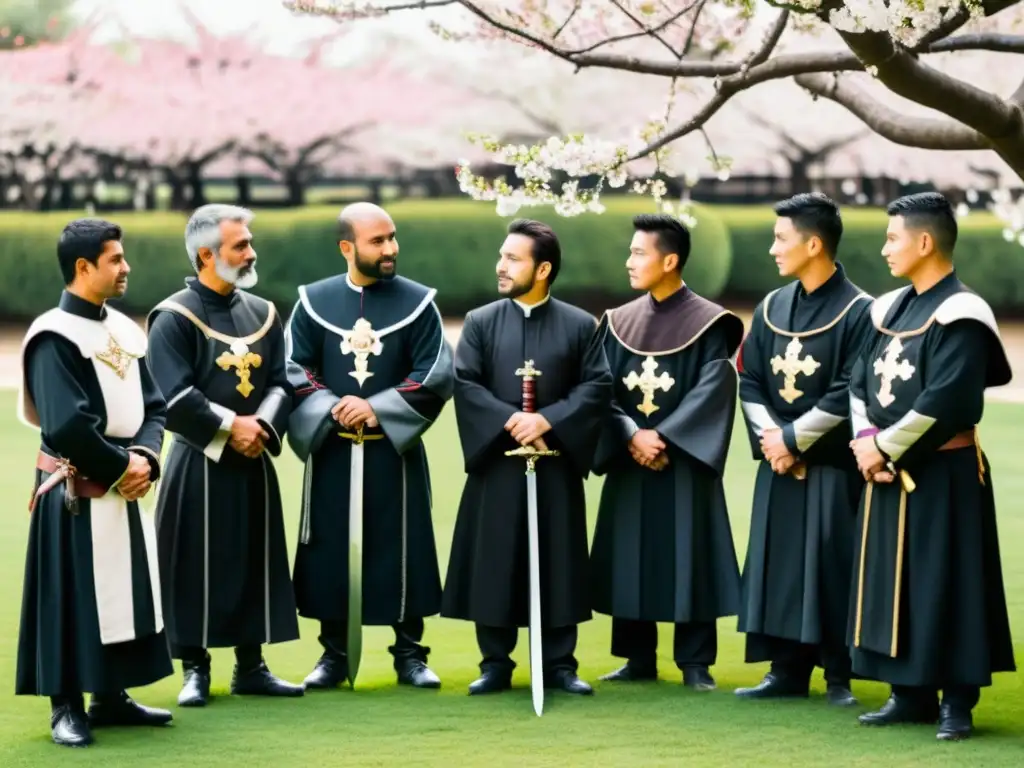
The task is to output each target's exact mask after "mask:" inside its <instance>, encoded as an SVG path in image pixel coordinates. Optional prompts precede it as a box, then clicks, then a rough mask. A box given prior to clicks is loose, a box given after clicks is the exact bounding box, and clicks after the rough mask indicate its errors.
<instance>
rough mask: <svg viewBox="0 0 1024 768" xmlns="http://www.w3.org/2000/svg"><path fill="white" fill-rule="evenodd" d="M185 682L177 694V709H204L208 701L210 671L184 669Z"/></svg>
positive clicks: (196, 668) (194, 668) (198, 668)
mask: <svg viewBox="0 0 1024 768" xmlns="http://www.w3.org/2000/svg"><path fill="white" fill-rule="evenodd" d="M184 677H185V682H184V684H183V685H182V686H181V693H179V694H178V706H179V707H205V706H206V703H207V702H208V701H209V699H210V670H209V669H202V668H200V667H185V674H184Z"/></svg>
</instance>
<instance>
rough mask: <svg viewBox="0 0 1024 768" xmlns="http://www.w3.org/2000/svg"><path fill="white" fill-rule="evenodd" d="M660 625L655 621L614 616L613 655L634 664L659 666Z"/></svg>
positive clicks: (637, 665)
mask: <svg viewBox="0 0 1024 768" xmlns="http://www.w3.org/2000/svg"><path fill="white" fill-rule="evenodd" d="M657 654H658V625H657V624H656V623H654V622H653V621H637V620H635V619H619V618H614V617H613V618H612V656H618V657H619V658H621V659H627V660H628V661H629V662H630V664H631V665H632V666H635V667H640V668H644V669H654V668H655V667H656V666H657Z"/></svg>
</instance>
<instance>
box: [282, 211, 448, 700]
mask: <svg viewBox="0 0 1024 768" xmlns="http://www.w3.org/2000/svg"><path fill="white" fill-rule="evenodd" d="M338 236H339V238H340V239H339V242H338V247H339V250H340V251H341V254H342V256H344V258H345V261H346V263H347V265H348V269H347V271H346V273H345V274H343V275H338V276H336V277H328V278H325V279H324V280H319V281H317V282H315V283H312V284H310V285H304V286H300V287H299V301H298V303H297V304H296V305H295V309H294V311H293V312H292V316H291V319H290V320H289V323H288V340H289V366H290V367H289V379H290V381H291V382H292V385H293V387H294V388H295V398H296V403H295V408H294V410H293V412H292V415H291V418H290V421H289V426H288V443H289V445H290V446H291V448H292V450H293V451H294V452H295V454H296V456H298V458H299V460H300V461H302V462H304V463H305V465H306V467H305V475H304V478H303V494H302V513H301V522H300V527H299V547H298V551H297V553H296V555H295V571H294V576H293V578H294V583H295V595H296V601H297V603H298V610H299V614H300V615H301V616H304V617H307V618H311V619H318V620H319V621H320V637H319V640H320V644H321V645H322V646H323V648H324V652H323V654H322V655H321V657H320V659H319V660H318V661H317V663H316V666H315V667H314V669H313V671H312V672H310V673H309V675H307V677H306V680H305V685H306V690H324V689H330V688H335V687H336V686H338V685H339V684H340V683H341V681H342V680H345V679H348V681H349V683H350V684H353V685H354V683H355V678H356V674H357V672H358V668H359V661H360V656H361V648H362V627H363V626H381V625H385V626H386V625H390V626H391V627H392V629H393V630H394V633H395V644H394V645H392V646H391V647H390V648H389V650H390V651H391V654H392V656H393V657H394V668H395V672H396V674H397V677H398V682H399V683H401V684H406V685H412V686H415V687H417V688H437V687H438V686H440V685H441V681H440V679H439V678H438V677H437V675H435V674H434V672H433V671H432V670H431V669H430V668H429V667H428V666H427V656H428V654H429V653H430V649H429V648H428V647H426V646H424V645H421V641H422V640H423V630H424V626H423V619H424V617H426V616H431V615H433V614H435V613H437V612H438V610H439V609H440V607H441V578H440V572H439V569H438V563H437V551H436V547H435V545H434V526H433V523H432V521H431V511H430V510H431V506H430V505H431V501H430V475H429V473H428V470H427V455H426V450H425V448H424V446H423V440H422V438H423V435H424V433H426V431H427V430H428V429H429V428H430V427H431V425H433V424H434V422H435V421H436V420H437V418H438V417H439V416H440V415H441V410H442V409H443V408H444V404H445V403H446V402H447V401H448V399H449V398H450V397H451V392H452V354H451V348H450V347H449V345H448V342H447V341H445V337H444V328H443V326H442V323H441V314H440V312H439V311H438V309H437V305H436V304H435V303H434V295H435V294H436V293H437V291H436V290H435V289H433V288H428V287H427V286H425V285H421V284H420V283H417V282H414V281H412V280H409V279H407V278H404V277H400V276H399V275H398V238H397V233H396V229H395V223H394V221H392V219H391V217H390V216H389V215H388V214H387V212H386V211H385V210H384V209H383V208H380V207H379V206H376V205H372V204H370V203H353V204H352V205H349V206H347V207H346V208H345V209H344V210H342V212H341V214H340V216H339V221H338Z"/></svg>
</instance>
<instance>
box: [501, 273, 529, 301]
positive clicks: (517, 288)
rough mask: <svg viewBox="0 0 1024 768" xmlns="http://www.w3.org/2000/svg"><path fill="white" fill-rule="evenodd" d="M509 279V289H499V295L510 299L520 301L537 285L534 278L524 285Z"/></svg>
mask: <svg viewBox="0 0 1024 768" xmlns="http://www.w3.org/2000/svg"><path fill="white" fill-rule="evenodd" d="M508 279H509V283H510V284H509V286H508V287H507V288H498V293H500V294H501V295H502V296H505V297H506V298H509V299H518V298H519V297H520V296H523V295H525V294H527V293H529V292H530V291H532V290H533V286H534V284H535V283H536V280H534V279H533V278H532V277H531V278H530V279H529V280H528V281H527V282H523V283H517V282H516V281H515V280H512V279H511V278H508Z"/></svg>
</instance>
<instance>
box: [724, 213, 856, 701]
mask: <svg viewBox="0 0 1024 768" xmlns="http://www.w3.org/2000/svg"><path fill="white" fill-rule="evenodd" d="M775 215H776V217H777V218H776V221H775V233H774V242H773V243H772V247H771V250H770V251H769V253H770V254H771V256H773V257H774V259H775V263H776V266H777V267H778V270H779V274H780V275H781V276H783V277H788V278H792V282H790V283H789V284H788V285H786V286H785V287H783V288H780V289H778V290H775V291H772V292H771V293H769V294H768V295H767V296H766V297H765V298H764V300H763V301H762V302H761V303H760V304H759V305H758V306H757V307H756V308H755V309H754V315H753V318H752V320H751V326H750V333H749V334H748V335H747V337H746V339H745V340H744V341H743V346H742V350H741V353H740V401H741V406H742V410H743V416H744V420H745V422H746V426H747V432H748V435H749V437H750V446H751V450H752V454H753V458H754V460H755V461H757V462H758V466H757V479H756V481H755V485H754V498H753V504H752V511H751V518H750V521H751V522H750V534H749V543H748V545H747V556H746V562H745V564H744V568H743V602H742V607H741V609H740V617H739V622H738V629H739V631H740V632H745V633H747V635H746V661H747V662H762V661H770V662H771V668H770V670H769V672H768V674H767V675H765V677H764V679H763V680H762V681H761V682H760V683H759V684H758V685H756V686H754V687H751V688H739V689H737V691H736V694H737V695H738V696H741V697H743V698H750V699H765V698H777V697H793V696H796V697H805V696H807V695H808V694H809V688H810V678H811V673H812V672H813V671H814V668H815V666H821V667H823V668H824V672H825V680H826V683H827V690H826V697H827V700H828V701H829V703H831V704H835V705H839V706H850V705H853V704H856V703H857V702H856V699H855V698H854V697H853V694H852V692H851V690H850V654H849V650H848V648H847V646H846V620H847V609H848V606H849V602H848V601H849V594H850V592H849V590H850V575H851V572H852V561H851V557H852V553H853V539H854V518H855V517H856V505H857V499H858V498H859V497H860V491H861V488H862V487H863V484H864V483H863V480H862V478H861V476H860V473H859V472H858V471H857V465H856V462H855V461H853V460H852V457H851V456H850V452H849V446H848V443H849V434H850V423H849V422H850V398H849V385H850V372H851V370H852V369H853V365H854V363H855V362H856V360H857V356H858V355H859V353H860V349H861V347H862V346H863V344H864V339H865V338H866V336H867V334H868V333H869V332H870V319H869V316H868V311H869V309H870V305H871V297H870V296H868V295H867V294H865V293H863V292H862V291H861V290H860V289H859V288H857V286H855V285H854V284H853V283H851V282H850V281H849V279H847V277H846V274H845V271H844V269H843V266H842V264H841V263H840V262H838V261H837V249H838V248H839V243H840V240H841V238H842V233H843V222H842V218H841V216H840V214H839V208H838V206H836V204H835V203H834V202H833V201H832V200H830V199H829V198H827V197H825V196H824V195H820V194H800V195H796V196H795V197H791V198H789V199H788V200H783V201H782V202H780V203H779V204H777V205H776V206H775Z"/></svg>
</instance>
